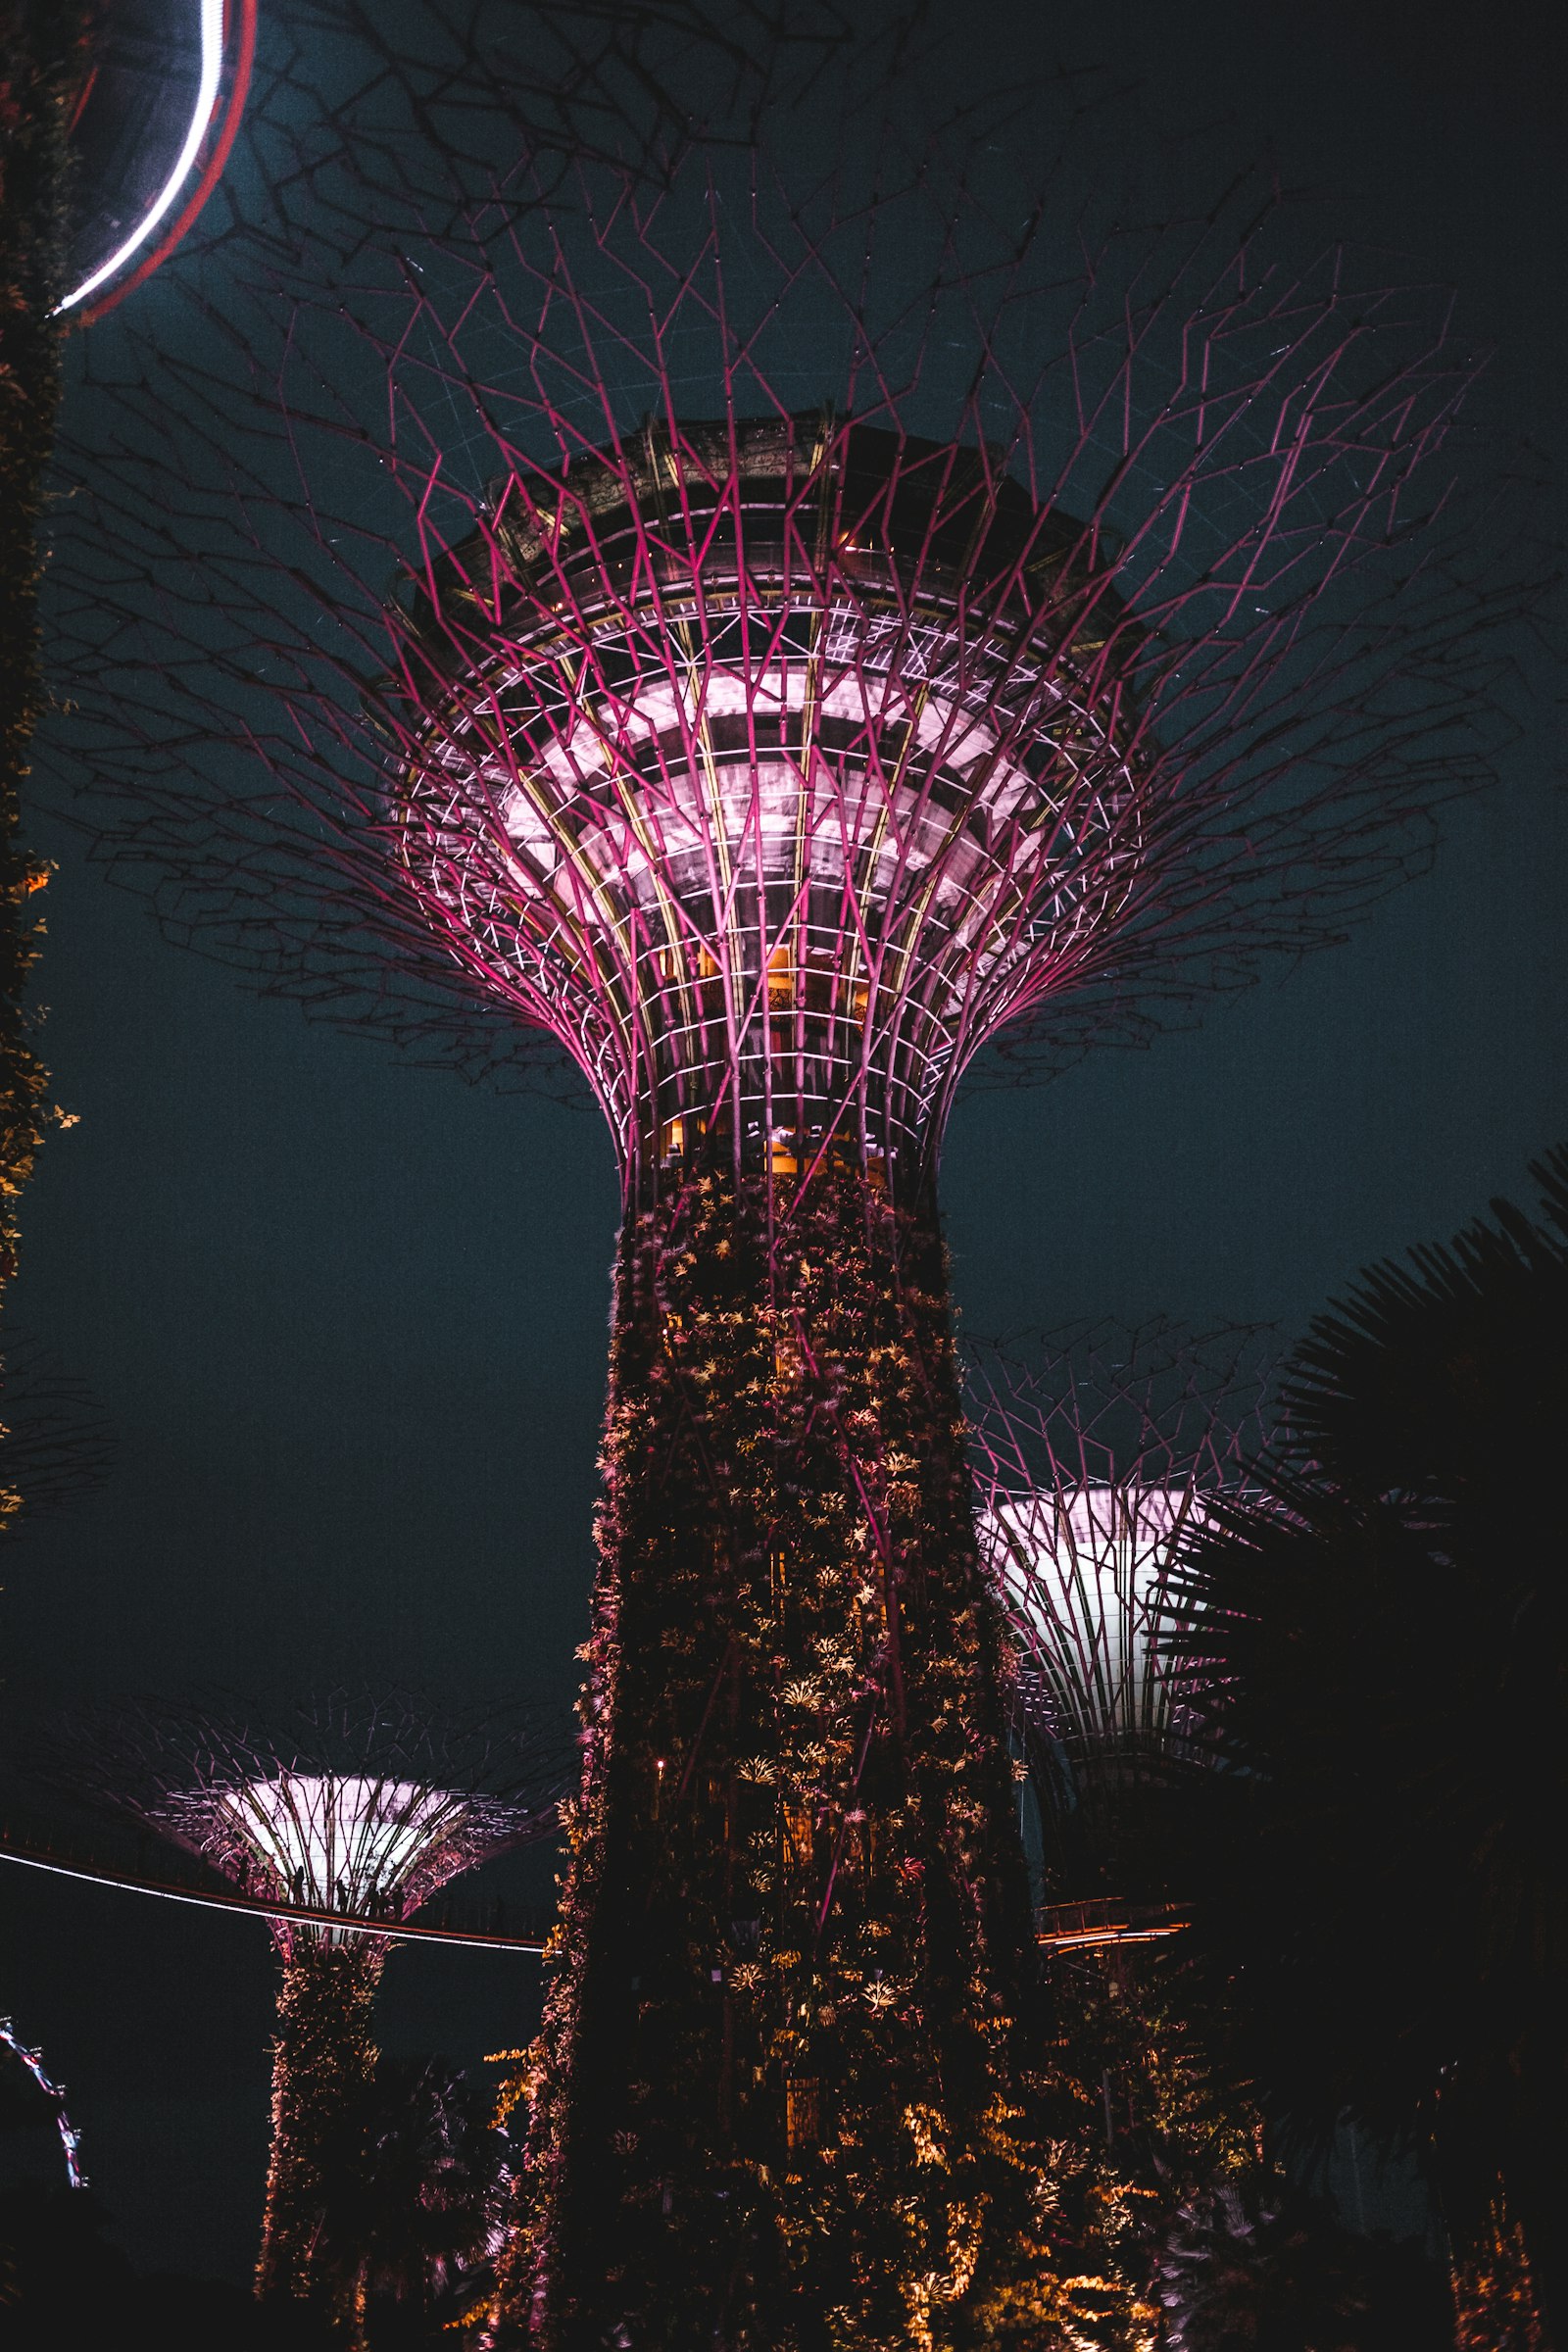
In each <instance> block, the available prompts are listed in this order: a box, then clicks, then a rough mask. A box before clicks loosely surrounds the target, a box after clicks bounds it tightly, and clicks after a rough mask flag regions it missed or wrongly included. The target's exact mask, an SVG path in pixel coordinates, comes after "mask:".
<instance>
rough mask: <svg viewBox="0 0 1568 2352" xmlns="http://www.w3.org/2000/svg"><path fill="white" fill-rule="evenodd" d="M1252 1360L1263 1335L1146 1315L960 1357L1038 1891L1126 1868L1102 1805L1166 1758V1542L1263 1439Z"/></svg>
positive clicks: (1087, 1887) (1177, 1689)
mask: <svg viewBox="0 0 1568 2352" xmlns="http://www.w3.org/2000/svg"><path fill="white" fill-rule="evenodd" d="M1271 1368H1272V1367H1271V1341H1270V1336H1269V1335H1268V1334H1266V1333H1264V1332H1262V1331H1258V1330H1254V1329H1251V1328H1249V1327H1246V1326H1239V1327H1234V1328H1226V1329H1221V1330H1219V1331H1215V1332H1211V1333H1205V1334H1194V1333H1191V1332H1189V1331H1186V1330H1184V1329H1183V1328H1182V1327H1181V1326H1179V1325H1177V1324H1173V1323H1171V1322H1169V1321H1168V1320H1166V1319H1165V1318H1164V1317H1155V1318H1153V1319H1152V1320H1150V1321H1149V1322H1146V1323H1143V1324H1139V1325H1126V1324H1121V1323H1116V1322H1111V1321H1106V1322H1101V1323H1095V1324H1086V1325H1079V1326H1076V1327H1074V1328H1071V1329H1069V1330H1066V1331H1062V1332H1057V1333H1054V1334H1052V1335H1049V1336H1048V1337H1046V1338H1045V1339H1043V1340H1041V1341H1038V1342H1036V1343H1034V1344H1032V1345H1028V1346H1023V1347H1018V1348H1008V1349H1005V1350H1004V1349H1002V1348H974V1349H972V1350H971V1351H970V1353H969V1360H968V1396H969V1404H970V1415H971V1421H972V1424H973V1430H974V1438H973V1446H974V1458H975V1465H976V1490H977V1501H978V1506H979V1536H980V1550H981V1556H982V1558H983V1559H984V1560H985V1561H986V1564H987V1566H988V1567H989V1569H990V1571H991V1574H992V1576H993V1578H994V1580H995V1583H996V1588H997V1591H998V1593H999V1594H1000V1596H1001V1599H1002V1604H1003V1607H1004V1610H1005V1614H1006V1617H1007V1621H1008V1624H1009V1627H1010V1628H1011V1631H1012V1636H1013V1640H1014V1642H1015V1643H1016V1646H1017V1650H1018V1654H1019V1657H1020V1660H1021V1666H1020V1671H1019V1700H1020V1717H1021V1728H1022V1732H1023V1738H1024V1746H1025V1751H1026V1755H1027V1759H1028V1763H1029V1767H1030V1777H1031V1780H1032V1782H1033V1785H1034V1788H1035V1791H1036V1794H1037V1797H1038V1800H1039V1806H1040V1814H1041V1824H1042V1830H1043V1833H1044V1836H1045V1841H1046V1851H1045V1856H1044V1860H1045V1867H1046V1876H1047V1885H1048V1888H1049V1891H1050V1893H1051V1894H1052V1896H1053V1897H1054V1899H1057V1900H1068V1901H1071V1900H1077V1899H1084V1898H1088V1897H1092V1896H1094V1895H1096V1894H1098V1893H1100V1892H1101V1891H1102V1885H1103V1876H1104V1874H1105V1873H1106V1872H1107V1871H1109V1872H1110V1873H1111V1874H1112V1875H1114V1873H1115V1872H1116V1871H1117V1869H1118V1868H1119V1867H1121V1866H1122V1865H1123V1864H1124V1862H1125V1860H1126V1857H1125V1856H1124V1855H1123V1854H1122V1853H1121V1851H1120V1850H1119V1849H1120V1839H1119V1837H1118V1831H1119V1829H1120V1827H1121V1826H1122V1825H1121V1824H1120V1822H1119V1821H1118V1815H1119V1814H1121V1813H1122V1812H1124V1811H1125V1810H1126V1808H1127V1807H1128V1806H1129V1804H1132V1805H1134V1806H1136V1804H1137V1803H1138V1800H1139V1795H1140V1791H1141V1790H1144V1789H1149V1788H1150V1787H1154V1788H1157V1787H1158V1785H1159V1783H1160V1781H1161V1779H1162V1777H1163V1775H1164V1771H1165V1767H1166V1766H1167V1765H1168V1763H1169V1762H1170V1760H1171V1759H1172V1758H1173V1757H1174V1756H1179V1755H1180V1753H1181V1752H1182V1738H1183V1729H1184V1721H1183V1712H1182V1671H1181V1668H1180V1666H1179V1664H1178V1663H1177V1661H1176V1659H1175V1658H1174V1657H1173V1654H1172V1641H1173V1637H1174V1635H1175V1633H1176V1630H1177V1626H1178V1622H1179V1617H1180V1611H1179V1607H1178V1593H1179V1588H1180V1561H1181V1546H1182V1544H1183V1543H1184V1541H1185V1540H1186V1539H1187V1537H1188V1536H1189V1535H1190V1534H1191V1533H1192V1532H1193V1531H1194V1530H1196V1529H1198V1528H1201V1526H1202V1525H1203V1524H1204V1520H1205V1515H1206V1514H1207V1512H1208V1511H1209V1509H1210V1507H1211V1505H1212V1502H1213V1501H1214V1499H1216V1498H1218V1497H1222V1496H1226V1495H1236V1494H1238V1493H1239V1492H1240V1491H1241V1489H1242V1486H1243V1484H1244V1481H1245V1478H1246V1472H1247V1465H1248V1463H1249V1461H1251V1460H1255V1459H1256V1458H1257V1457H1258V1455H1260V1454H1261V1453H1262V1452H1263V1451H1264V1449H1265V1448H1266V1446H1267V1445H1268V1442H1269V1440H1270V1438H1271V1436H1272V1435H1273V1434H1274V1431H1273V1424H1272V1421H1271V1418H1270V1412H1269V1407H1268V1402H1267V1399H1268V1394H1269V1380H1270V1373H1271ZM1116 1891H1117V1892H1118V1893H1125V1892H1126V1891H1127V1890H1126V1889H1125V1888H1122V1887H1117V1888H1116Z"/></svg>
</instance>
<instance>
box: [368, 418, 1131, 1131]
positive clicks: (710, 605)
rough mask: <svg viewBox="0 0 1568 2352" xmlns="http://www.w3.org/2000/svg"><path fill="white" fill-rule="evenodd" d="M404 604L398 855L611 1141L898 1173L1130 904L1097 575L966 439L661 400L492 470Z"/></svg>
mask: <svg viewBox="0 0 1568 2352" xmlns="http://www.w3.org/2000/svg"><path fill="white" fill-rule="evenodd" d="M414 617H415V621H416V627H417V636H416V638H415V640H414V642H413V644H412V645H411V647H410V650H409V656H408V659H407V661H406V663H405V671H404V678H405V681H406V682H407V684H408V685H410V686H413V685H414V680H413V678H412V677H411V675H410V673H411V671H413V669H414V668H415V665H416V662H417V655H418V653H420V652H427V654H428V658H429V674H428V676H427V678H426V679H423V680H420V681H419V684H418V687H417V689H416V694H417V701H416V708H417V709H419V710H420V711H422V710H423V709H425V708H428V707H429V706H430V705H431V704H433V705H434V706H435V707H434V709H433V711H431V715H430V717H429V719H428V721H427V722H425V721H423V720H422V718H421V720H420V721H418V722H417V723H419V724H421V725H422V729H423V731H422V733H421V734H420V736H419V739H418V742H417V748H416V749H415V750H413V751H412V752H411V755H410V757H409V759H408V760H407V763H406V766H405V771H404V772H405V779H406V783H405V794H406V797H405V800H404V803H403V810H402V821H403V855H404V859H405V867H406V871H407V874H408V878H409V883H410V886H411V888H412V889H413V890H414V891H415V892H416V893H417V896H418V899H419V901H420V904H421V906H422V907H424V908H425V909H426V910H427V911H428V913H429V914H430V917H431V919H432V921H433V922H435V923H437V924H444V925H446V926H449V927H450V928H451V930H452V931H453V932H454V933H456V934H458V935H460V936H461V937H462V939H463V941H464V943H465V946H466V950H467V952H468V955H469V957H470V970H472V971H473V972H474V973H475V975H476V976H479V975H482V977H483V980H484V982H485V984H486V985H487V986H489V987H490V988H492V989H493V990H494V991H495V992H496V993H497V995H498V996H500V997H501V998H503V999H504V1000H505V1001H507V1002H509V1003H511V1004H512V1005H515V1007H516V1008H517V1009H518V1010H519V1011H520V1012H521V1013H522V1014H523V1016H524V1017H525V1018H527V1019H530V1020H532V1021H536V1022H538V1023H540V1024H541V1025H543V1026H545V1027H548V1028H549V1029H551V1030H553V1031H554V1032H555V1033H556V1034H557V1035H558V1036H560V1037H561V1038H562V1039H563V1040H564V1042H566V1043H568V1044H571V1045H573V1047H574V1050H575V1051H577V1052H578V1053H579V1054H580V1055H581V1058H582V1060H583V1063H584V1066H585V1068H586V1069H587V1071H588V1074H589V1077H590V1079H591V1081H592V1083H593V1085H594V1087H595V1091H596V1092H597V1093H598V1095H599V1097H600V1099H601V1101H602V1102H603V1103H604V1105H605V1107H606V1110H607V1112H608V1113H609V1115H610V1119H611V1123H612V1126H613V1130H614V1132H615V1135H616V1138H617V1141H618V1142H619V1144H620V1147H621V1151H622V1155H623V1157H624V1158H625V1159H626V1160H627V1161H628V1162H631V1161H634V1160H636V1159H639V1158H641V1159H643V1160H647V1159H648V1158H650V1157H655V1158H658V1159H660V1160H667V1159H670V1158H672V1157H675V1156H678V1155H680V1154H681V1153H682V1152H683V1149H684V1150H685V1151H689V1150H690V1148H691V1145H692V1143H693V1142H694V1141H695V1139H696V1136H697V1135H698V1134H700V1133H707V1132H710V1131H722V1130H725V1129H729V1128H733V1129H734V1130H735V1132H736V1134H737V1137H738V1139H739V1141H740V1145H741V1155H742V1157H743V1159H748V1160H752V1161H754V1162H755V1161H757V1160H759V1159H760V1158H761V1156H762V1154H763V1152H764V1151H765V1152H766V1153H767V1155H768V1157H769V1159H770V1161H771V1164H772V1165H773V1166H774V1168H775V1169H787V1170H788V1171H789V1172H794V1171H795V1170H796V1169H797V1168H798V1167H800V1166H802V1165H805V1164H807V1163H809V1161H810V1160H811V1159H812V1158H813V1157H816V1156H818V1155H821V1154H823V1153H824V1152H826V1153H830V1154H831V1153H833V1152H835V1151H840V1152H842V1151H848V1152H850V1153H851V1154H852V1155H853V1156H854V1157H855V1158H856V1159H857V1160H860V1159H870V1160H872V1161H873V1162H875V1161H878V1160H881V1159H883V1158H884V1157H885V1156H886V1155H887V1154H888V1153H890V1152H891V1153H902V1154H903V1155H904V1156H905V1158H906V1159H907V1161H909V1162H912V1163H915V1164H917V1163H918V1161H919V1158H920V1154H921V1150H922V1145H923V1139H924V1135H925V1130H926V1127H927V1123H928V1120H929V1118H930V1116H931V1113H932V1111H933V1109H934V1108H936V1107H937V1106H938V1105H939V1104H942V1103H945V1102H946V1099H947V1096H948V1094H949V1092H950V1090H951V1087H952V1084H953V1081H954V1079H955V1077H956V1074H957V1072H958V1071H959V1070H961V1068H962V1067H963V1066H964V1064H965V1063H966V1062H967V1060H968V1059H969V1057H970V1055H971V1054H973V1053H974V1051H975V1050H976V1048H977V1047H978V1046H979V1045H981V1044H982V1043H984V1041H985V1039H986V1038H987V1037H988V1036H989V1035H990V1034H992V1033H993V1032H994V1031H995V1030H996V1029H997V1028H998V1027H999V1026H1000V1025H1001V1024H1002V1022H1004V1021H1005V1020H1006V1019H1007V1018H1008V1017H1010V1016H1013V1015H1017V1014H1019V1013H1022V1012H1024V1011H1026V1010H1027V1009H1028V1007H1029V1005H1030V1004H1031V1002H1032V1001H1033V1000H1035V999H1037V998H1038V997H1040V996H1041V995H1043V994H1047V993H1050V992H1051V991H1052V990H1053V989H1060V988H1064V987H1066V986H1069V985H1070V983H1071V978H1072V975H1073V972H1074V969H1075V965H1076V963H1077V962H1078V960H1079V959H1080V958H1081V956H1082V955H1083V953H1084V951H1085V948H1086V946H1087V944H1088V943H1089V942H1090V941H1091V940H1092V938H1093V936H1094V934H1095V932H1096V930H1097V928H1099V927H1100V926H1102V925H1103V924H1104V923H1106V922H1107V921H1109V920H1111V919H1113V916H1114V912H1115V909H1116V907H1117V906H1118V905H1119V903H1120V902H1121V900H1123V899H1124V898H1125V896H1126V892H1127V887H1128V885H1127V882H1126V881H1125V880H1124V879H1123V874H1124V871H1125V870H1126V869H1128V868H1130V867H1131V866H1133V865H1134V864H1135V863H1136V859H1137V847H1138V818H1139V811H1138V802H1137V794H1136V790H1135V788H1134V785H1133V782H1132V780H1131V778H1130V776H1129V775H1128V773H1127V768H1126V762H1125V759H1124V757H1123V755H1122V753H1121V751H1120V749H1119V745H1118V740H1117V738H1118V733H1119V732H1120V731H1125V721H1124V719H1123V716H1122V712H1121V708H1120V705H1121V696H1120V694H1119V691H1118V679H1117V674H1116V669H1115V665H1114V662H1112V663H1110V664H1109V665H1107V664H1106V662H1105V661H1104V659H1103V656H1104V649H1105V647H1106V644H1107V641H1108V640H1109V639H1110V638H1111V637H1112V636H1113V635H1114V634H1115V633H1116V631H1117V627H1118V623H1119V622H1120V620H1121V614H1120V611H1119V605H1118V600H1117V599H1116V598H1115V596H1114V593H1113V592H1111V591H1110V590H1109V589H1108V588H1107V587H1106V585H1105V582H1104V580H1103V578H1097V576H1096V574H1095V572H1094V569H1093V567H1092V561H1091V559H1090V552H1089V550H1088V549H1087V548H1086V545H1085V540H1084V534H1083V533H1082V532H1081V531H1080V530H1079V529H1078V528H1077V526H1075V525H1071V524H1067V523H1064V522H1062V521H1061V520H1060V519H1059V518H1057V517H1055V516H1054V515H1050V514H1041V513H1039V512H1037V511H1036V510H1035V509H1034V508H1033V506H1032V504H1031V502H1030V501H1029V500H1028V498H1027V497H1026V496H1025V495H1024V494H1023V492H1022V491H1020V490H1019V489H1018V488H1017V487H1016V485H1014V484H1012V483H1010V482H1008V481H1007V480H1006V479H1005V476H1004V477H1001V478H997V477H996V476H995V475H988V468H987V466H986V463H985V460H984V457H983V455H982V454H981V453H977V452H974V451H970V450H965V449H963V448H962V447H948V448H939V447H934V446H930V445H927V444H923V443H919V442H914V441H910V440H908V439H907V438H901V437H899V436H896V435H894V434H891V433H889V432H886V431H878V430H876V429H873V428H870V427H866V426H863V425H858V424H850V425H839V426H835V425H834V424H833V422H832V421H831V419H829V418H827V417H805V418H796V417H786V418H780V419H776V420H744V421H743V420H735V421H734V422H733V423H732V424H729V423H718V424H710V425H706V426H692V425H686V424H675V425H672V426H658V427H655V426H653V425H650V426H649V427H647V428H646V429H645V431H644V433H643V434H642V436H641V437H640V439H639V440H637V441H633V442H632V443H630V444H629V446H628V445H625V444H623V445H622V446H621V447H620V448H619V449H617V450H613V451H611V452H608V453H605V454H603V455H600V454H596V455H595V456H593V457H592V458H589V459H586V460H584V461H582V462H580V463H579V464H577V465H575V466H571V467H570V468H569V469H568V470H567V471H566V473H565V475H564V477H563V478H562V479H561V480H559V481H557V482H553V483H550V484H548V485H546V484H543V483H541V482H539V481H538V480H537V478H535V479H529V478H527V477H525V476H521V475H518V474H513V475H511V476H509V478H508V479H507V481H506V482H505V484H504V485H502V486H501V488H500V489H499V491H498V493H497V495H496V498H495V504H494V511H493V514H492V515H491V516H490V517H489V518H487V521H486V525H485V528H484V529H483V530H482V531H481V532H480V533H479V534H477V535H476V536H475V538H474V539H473V540H471V541H470V542H469V543H467V544H466V546H465V547H464V548H462V549H460V550H459V551H457V552H456V553H455V554H454V555H453V556H452V557H450V558H448V559H447V561H446V562H445V564H443V565H442V566H441V567H440V569H439V570H438V571H437V573H436V574H435V595H434V596H433V597H425V598H423V599H421V600H420V601H419V602H418V604H417V606H416V608H415V615H414ZM443 687H444V688H445V689H446V693H445V697H444V699H443ZM394 723H395V722H394Z"/></svg>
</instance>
